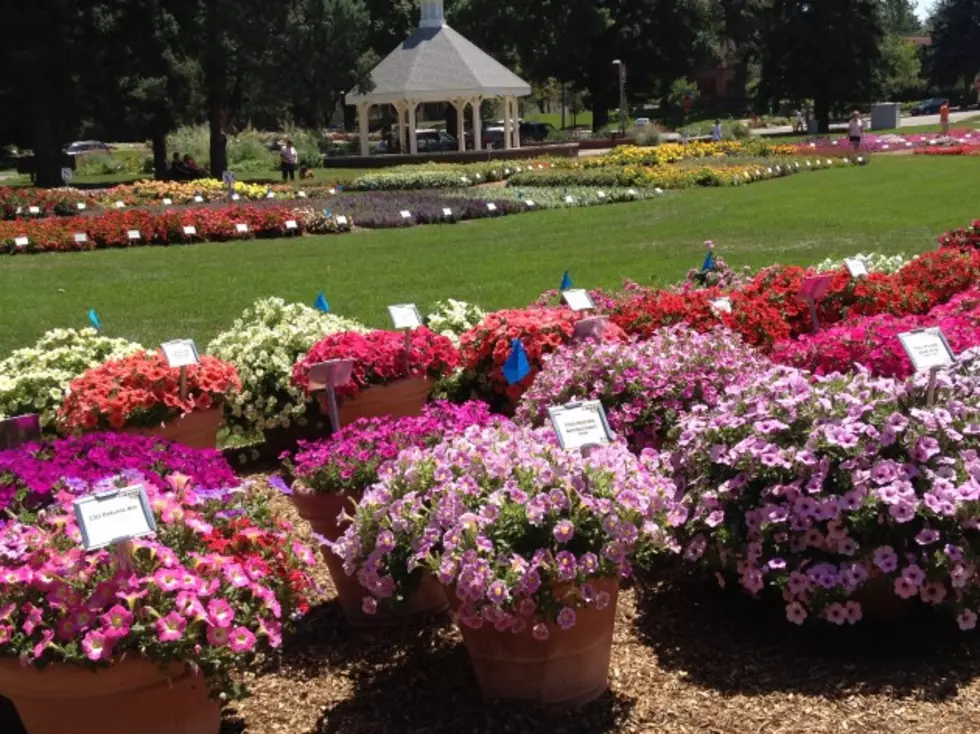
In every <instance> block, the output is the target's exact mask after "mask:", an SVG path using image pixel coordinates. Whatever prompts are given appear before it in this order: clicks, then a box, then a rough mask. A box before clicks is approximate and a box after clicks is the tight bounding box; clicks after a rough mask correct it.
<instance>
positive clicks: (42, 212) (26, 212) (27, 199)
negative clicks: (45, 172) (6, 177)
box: [0, 186, 95, 220]
mask: <svg viewBox="0 0 980 734" xmlns="http://www.w3.org/2000/svg"><path fill="white" fill-rule="evenodd" d="M79 204H82V205H84V206H85V207H91V206H94V205H95V201H94V200H93V199H91V198H90V197H88V196H87V195H86V194H84V193H83V192H81V191H78V190H77V189H67V188H66V189H34V188H16V189H15V188H10V187H6V186H0V220H2V219H18V218H21V217H22V218H25V219H39V218H42V217H51V216H56V215H57V216H71V215H74V214H77V213H78V211H79V209H78V205H79ZM32 210H34V211H32Z"/></svg>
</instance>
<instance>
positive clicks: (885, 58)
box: [874, 35, 925, 100]
mask: <svg viewBox="0 0 980 734" xmlns="http://www.w3.org/2000/svg"><path fill="white" fill-rule="evenodd" d="M924 86H925V84H924V82H923V79H922V61H921V60H920V58H919V50H918V48H917V47H916V45H915V44H914V43H912V42H911V41H908V40H906V39H905V38H903V37H902V36H897V35H889V36H886V37H885V41H884V43H883V44H882V47H881V64H880V65H879V66H878V67H877V68H876V69H875V77H874V89H875V96H876V97H877V98H878V99H884V100H896V99H912V98H916V97H919V96H921V95H922V93H923V92H924Z"/></svg>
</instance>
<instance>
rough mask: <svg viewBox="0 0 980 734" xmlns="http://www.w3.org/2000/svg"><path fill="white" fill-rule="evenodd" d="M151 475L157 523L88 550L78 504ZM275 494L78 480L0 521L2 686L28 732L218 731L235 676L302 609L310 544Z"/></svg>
mask: <svg viewBox="0 0 980 734" xmlns="http://www.w3.org/2000/svg"><path fill="white" fill-rule="evenodd" d="M132 484H142V486H143V487H144V489H145V490H146V493H147V496H148V499H149V502H150V505H151V507H152V508H153V509H154V514H155V516H156V521H157V532H156V533H155V534H154V535H150V536H147V537H144V538H139V539H134V540H132V541H131V544H130V546H129V549H128V550H127V549H125V547H124V548H123V549H117V550H115V551H114V550H109V549H104V550H97V551H84V550H82V549H81V548H80V547H79V542H80V538H81V535H80V531H79V528H78V526H77V525H76V522H75V518H74V513H73V512H72V503H73V500H74V499H75V498H76V497H78V496H81V495H84V494H87V493H89V492H99V491H105V490H106V489H111V488H112V487H116V486H120V485H132ZM283 527H284V525H283V524H282V523H281V521H279V520H278V519H276V518H275V516H274V515H272V513H271V510H270V508H269V504H268V501H267V497H264V496H261V495H258V494H255V493H252V492H248V491H243V490H240V489H239V490H212V489H204V488H200V487H197V486H194V485H192V484H191V483H190V482H189V481H187V480H186V478H184V477H181V476H179V475H174V476H171V477H169V479H168V485H167V487H166V489H159V488H158V487H157V486H156V485H155V484H154V483H153V482H150V481H143V480H142V478H141V477H140V476H139V475H138V474H127V475H126V477H125V478H124V479H123V478H115V479H109V480H103V481H102V482H97V483H95V484H86V483H71V484H70V485H69V486H68V488H67V489H66V490H65V491H62V492H60V493H59V494H58V496H57V498H56V499H55V502H54V503H53V504H52V505H50V506H49V507H48V508H47V511H46V512H45V514H44V515H43V516H41V517H40V518H39V519H37V520H36V521H31V520H30V519H29V518H27V519H17V520H13V521H11V522H8V523H7V524H6V525H5V526H4V527H3V528H2V529H0V548H2V549H3V551H4V554H3V555H4V564H3V570H2V581H0V583H2V584H3V603H2V604H0V694H2V695H5V696H7V697H9V698H10V699H11V700H12V701H13V702H14V705H15V706H16V708H17V710H18V713H19V714H20V717H21V720H22V721H23V723H24V725H25V727H26V729H27V731H28V734H61V733H62V732H64V731H65V727H66V721H70V722H71V723H70V727H69V728H70V729H71V731H73V732H78V733H79V734H123V733H129V732H147V733H148V734H217V732H218V729H219V727H220V704H219V702H218V699H219V697H220V698H221V699H225V700H227V699H234V698H237V697H241V696H242V695H244V693H245V691H244V690H243V689H242V687H241V685H240V684H239V683H238V682H237V681H236V680H235V679H234V678H233V673H234V672H235V671H238V670H241V669H243V668H245V667H246V666H248V665H249V664H251V663H252V662H253V661H254V660H255V659H256V656H257V654H259V653H261V652H264V651H267V650H271V649H274V648H278V647H279V646H280V644H281V641H282V630H283V626H284V625H286V624H288V623H289V622H290V621H291V620H292V619H294V618H295V617H296V616H297V615H299V614H301V613H302V612H304V611H306V609H307V602H306V599H305V597H304V594H305V593H306V590H307V589H308V588H310V587H311V585H312V579H311V578H310V577H309V576H308V574H307V567H308V566H309V564H311V563H312V562H313V554H312V552H311V551H310V550H309V549H307V548H305V547H303V546H302V545H300V544H299V543H298V542H296V541H295V540H294V539H293V538H292V537H290V536H289V535H288V534H287V533H286V532H285V531H283V529H282V528H283Z"/></svg>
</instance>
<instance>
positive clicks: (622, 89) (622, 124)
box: [613, 59, 626, 137]
mask: <svg viewBox="0 0 980 734" xmlns="http://www.w3.org/2000/svg"><path fill="white" fill-rule="evenodd" d="M613 66H616V67H619V132H620V134H621V135H622V136H623V137H626V64H624V63H623V62H622V61H621V60H620V59H616V60H615V61H613Z"/></svg>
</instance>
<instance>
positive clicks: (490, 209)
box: [487, 201, 497, 212]
mask: <svg viewBox="0 0 980 734" xmlns="http://www.w3.org/2000/svg"><path fill="white" fill-rule="evenodd" d="M487 211H488V212H495V211H497V205H496V204H494V203H493V202H492V201H490V202H487Z"/></svg>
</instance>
